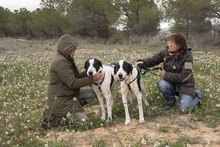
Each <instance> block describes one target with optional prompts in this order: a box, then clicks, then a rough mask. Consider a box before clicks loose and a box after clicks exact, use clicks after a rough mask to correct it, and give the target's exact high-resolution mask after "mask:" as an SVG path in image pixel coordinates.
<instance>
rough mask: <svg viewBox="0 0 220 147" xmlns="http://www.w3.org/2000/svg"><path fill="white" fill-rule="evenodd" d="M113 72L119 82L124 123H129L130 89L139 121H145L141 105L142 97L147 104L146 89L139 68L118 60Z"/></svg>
mask: <svg viewBox="0 0 220 147" xmlns="http://www.w3.org/2000/svg"><path fill="white" fill-rule="evenodd" d="M114 74H115V75H116V76H118V78H119V79H120V81H121V82H120V83H121V93H122V100H123V104H124V108H125V125H129V124H131V121H130V115H129V112H128V92H129V91H130V90H131V91H132V92H133V93H134V94H135V95H136V96H137V101H138V107H139V122H140V123H145V120H144V113H143V107H142V99H143V100H144V104H145V105H146V106H148V105H149V104H148V102H147V100H146V97H145V96H146V90H145V88H144V85H143V82H142V80H141V75H140V71H139V69H137V68H136V67H134V66H132V65H131V64H130V63H128V62H126V61H124V60H120V61H119V62H118V63H117V64H116V65H115V68H114Z"/></svg>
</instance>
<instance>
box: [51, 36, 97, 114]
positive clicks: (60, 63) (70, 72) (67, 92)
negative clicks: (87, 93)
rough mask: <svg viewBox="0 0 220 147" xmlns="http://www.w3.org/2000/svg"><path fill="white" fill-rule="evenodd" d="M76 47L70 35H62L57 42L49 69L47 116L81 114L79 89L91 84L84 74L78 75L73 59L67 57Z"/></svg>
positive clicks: (90, 79)
mask: <svg viewBox="0 0 220 147" xmlns="http://www.w3.org/2000/svg"><path fill="white" fill-rule="evenodd" d="M75 47H77V44H76V43H75V40H74V38H73V37H72V36H70V35H63V36H62V37H61V38H60V39H59V41H58V47H57V53H56V54H55V56H54V57H53V59H52V61H51V64H50V67H49V84H48V87H47V97H48V100H47V109H48V113H49V114H48V115H52V116H65V115H66V114H67V113H68V112H70V113H75V112H83V111H84V110H83V108H82V106H81V104H80V103H79V100H78V98H77V97H78V94H79V90H80V87H83V86H87V85H90V84H92V83H93V80H92V78H91V77H87V75H86V72H85V71H84V72H82V73H79V71H78V69H77V67H76V65H75V62H74V59H73V58H72V57H70V56H69V53H70V51H71V50H72V49H74V48H75Z"/></svg>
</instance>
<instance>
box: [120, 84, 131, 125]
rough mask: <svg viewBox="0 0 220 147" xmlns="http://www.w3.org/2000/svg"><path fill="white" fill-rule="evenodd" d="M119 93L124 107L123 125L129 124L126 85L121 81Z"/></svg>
mask: <svg viewBox="0 0 220 147" xmlns="http://www.w3.org/2000/svg"><path fill="white" fill-rule="evenodd" d="M121 84H122V85H121V93H122V101H123V105H124V109H125V125H130V124H131V119H130V115H129V112H128V92H129V89H128V86H127V85H126V84H124V83H121Z"/></svg>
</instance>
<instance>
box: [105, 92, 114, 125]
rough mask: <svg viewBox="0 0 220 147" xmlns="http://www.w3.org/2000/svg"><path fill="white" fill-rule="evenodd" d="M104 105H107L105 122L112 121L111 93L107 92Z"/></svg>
mask: <svg viewBox="0 0 220 147" xmlns="http://www.w3.org/2000/svg"><path fill="white" fill-rule="evenodd" d="M106 104H107V112H108V118H107V120H106V122H107V123H108V122H109V121H112V107H113V97H112V95H111V92H109V93H108V94H107V96H106Z"/></svg>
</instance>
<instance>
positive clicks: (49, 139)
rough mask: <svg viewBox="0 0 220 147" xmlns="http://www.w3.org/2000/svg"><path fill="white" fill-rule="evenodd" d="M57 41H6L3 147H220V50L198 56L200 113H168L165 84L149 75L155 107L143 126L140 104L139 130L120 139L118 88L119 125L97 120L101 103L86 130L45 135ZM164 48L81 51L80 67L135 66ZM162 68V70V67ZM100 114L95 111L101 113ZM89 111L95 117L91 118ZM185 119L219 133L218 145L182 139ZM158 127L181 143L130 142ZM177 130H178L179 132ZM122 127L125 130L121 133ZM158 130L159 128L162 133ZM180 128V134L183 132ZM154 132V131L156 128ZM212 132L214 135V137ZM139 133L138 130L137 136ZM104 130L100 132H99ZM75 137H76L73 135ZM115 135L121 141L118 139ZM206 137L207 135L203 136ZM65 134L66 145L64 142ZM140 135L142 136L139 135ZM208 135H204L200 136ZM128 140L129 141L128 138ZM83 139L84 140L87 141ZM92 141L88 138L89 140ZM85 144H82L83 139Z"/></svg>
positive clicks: (90, 47) (0, 84)
mask: <svg viewBox="0 0 220 147" xmlns="http://www.w3.org/2000/svg"><path fill="white" fill-rule="evenodd" d="M56 45H57V40H45V41H41V40H29V41H27V40H22V39H10V38H8V39H0V73H1V74H0V104H1V105H0V128H1V129H0V144H1V146H30V145H31V146H83V145H84V146H87V145H88V144H89V145H88V146H127V145H130V146H146V145H147V146H186V145H187V146H190V145H192V146H193V145H202V146H206V144H207V145H211V146H220V127H219V126H220V54H219V51H220V48H219V49H216V50H211V51H208V52H207V51H201V50H194V51H193V56H194V77H195V80H196V87H200V88H201V89H202V91H203V98H202V101H201V105H200V106H199V107H196V109H195V111H194V112H192V113H190V114H187V115H181V114H180V113H179V111H178V104H176V106H175V107H174V108H173V109H171V110H169V111H165V110H164V109H163V106H164V104H165V101H164V100H163V97H162V95H161V94H160V93H159V91H158V89H157V87H156V82H157V81H158V80H159V79H160V78H159V77H157V76H154V75H152V74H149V73H147V74H146V75H143V76H142V78H143V81H144V84H145V88H146V89H147V92H148V95H147V100H148V102H149V104H150V106H149V107H144V114H145V117H146V120H147V122H146V123H145V124H142V125H140V124H136V123H135V122H136V121H137V120H138V108H137V107H136V106H137V104H136V103H134V104H133V105H134V106H132V108H133V109H134V112H135V116H134V119H133V120H132V124H135V127H134V126H132V125H131V126H126V129H128V131H127V134H126V132H123V133H124V134H122V136H123V137H117V139H116V138H115V137H116V136H117V133H118V134H119V131H118V130H120V128H124V127H125V126H124V125H123V123H124V119H125V115H124V108H123V105H122V100H121V94H120V91H119V87H117V88H116V102H115V105H114V107H113V121H112V122H111V123H110V124H105V122H102V121H101V120H100V116H99V115H98V116H97V115H96V113H95V112H96V111H99V107H98V106H99V105H98V102H97V101H96V100H95V101H93V102H92V103H91V104H89V105H88V106H86V108H85V109H86V112H87V111H88V113H87V114H88V116H89V118H90V119H89V120H88V121H87V122H86V123H85V124H75V125H74V126H72V127H65V128H54V129H52V130H51V131H49V132H48V131H45V130H43V129H42V128H41V125H40V122H41V121H42V113H43V110H44V108H45V104H46V99H47V98H46V88H47V83H48V78H49V77H48V67H49V63H50V61H51V59H52V57H53V55H54V54H55V52H56ZM162 48H163V47H160V46H150V47H148V46H147V45H140V44H125V45H107V44H84V45H80V46H79V49H78V51H77V56H76V63H77V66H78V67H79V70H80V71H82V70H84V69H83V66H84V62H85V61H86V59H88V58H90V57H95V58H98V59H100V60H101V61H102V63H103V64H109V63H112V62H117V61H119V60H120V59H125V60H127V61H129V62H130V63H132V64H134V63H135V61H136V60H137V59H140V58H143V57H147V56H151V55H153V54H154V53H156V52H157V51H159V50H161V49H162ZM159 66H161V65H159ZM97 107H98V109H97V110H95V108H97ZM89 111H90V112H91V113H89ZM181 116H183V117H184V118H186V119H187V121H188V122H190V123H193V124H195V125H196V126H197V128H198V129H197V130H193V131H195V133H196V131H198V130H199V127H202V126H203V125H204V127H205V128H207V131H203V132H202V133H204V134H206V133H213V132H214V135H215V136H214V137H216V138H218V139H217V140H216V139H215V140H214V139H213V140H211V139H210V138H209V139H206V140H204V139H201V138H199V139H198V138H194V137H191V136H190V134H189V135H182V134H181V132H183V131H184V129H185V127H187V126H183V127H182V126H181V124H180V123H179V122H178V121H177V120H176V119H175V118H178V117H181ZM162 121H168V122H169V123H168V124H167V123H165V122H164V123H165V124H167V125H165V126H163V125H159V124H161V123H163V122H162ZM150 124H151V126H153V125H155V130H151V131H155V133H159V134H162V135H164V136H166V134H179V136H178V137H177V138H176V139H175V140H169V139H164V138H163V137H162V138H161V137H159V135H158V134H157V135H155V136H157V137H154V138H151V137H149V135H147V132H146V133H143V132H142V134H141V136H139V137H135V136H129V135H131V134H132V133H134V132H135V130H136V129H140V130H141V129H142V130H143V128H148V126H149V125H150ZM174 125H175V126H177V127H176V128H175V127H174ZM117 126H121V127H117ZM156 126H157V127H156ZM178 127H180V128H178ZM152 128H154V127H152ZM209 128H211V131H212V132H209ZM132 129H133V130H132ZM98 130H99V131H98ZM105 130H111V131H112V133H113V134H111V136H110V137H109V138H108V136H105V135H103V136H101V137H99V138H98V137H97V138H95V139H94V138H93V137H92V135H94V134H91V136H90V138H93V140H91V141H90V143H88V142H87V143H85V144H83V143H79V141H78V140H77V136H80V134H83V133H84V132H86V131H88V132H87V135H88V134H89V131H93V133H94V132H97V133H99V134H102V133H103V132H102V131H105ZM70 132H71V133H70ZM114 133H115V135H114ZM198 133H201V132H198ZM63 134H65V135H66V137H65V139H59V138H60V136H61V135H63ZM137 134H138V133H137ZM199 135H202V134H199ZM126 136H127V137H126ZM81 137H83V136H81ZM87 137H88V136H87ZM81 139H82V138H81Z"/></svg>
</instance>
